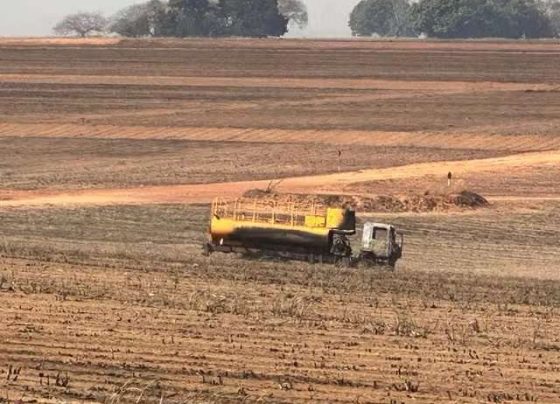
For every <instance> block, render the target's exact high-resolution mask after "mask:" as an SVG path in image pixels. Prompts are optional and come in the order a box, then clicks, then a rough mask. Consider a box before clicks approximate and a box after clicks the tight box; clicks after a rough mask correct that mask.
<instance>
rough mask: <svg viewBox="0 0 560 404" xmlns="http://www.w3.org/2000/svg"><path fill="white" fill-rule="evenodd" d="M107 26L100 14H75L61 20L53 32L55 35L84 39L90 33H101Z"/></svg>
mask: <svg viewBox="0 0 560 404" xmlns="http://www.w3.org/2000/svg"><path fill="white" fill-rule="evenodd" d="M106 26H107V20H106V19H105V17H103V15H101V14H100V13H77V14H71V15H68V16H66V17H64V18H63V19H62V21H60V22H59V23H58V24H57V25H56V26H55V27H54V28H53V31H54V32H55V33H56V34H57V35H71V34H76V35H78V36H80V37H82V38H85V37H86V36H88V35H89V34H91V33H94V32H95V33H103V32H104V31H105V28H106Z"/></svg>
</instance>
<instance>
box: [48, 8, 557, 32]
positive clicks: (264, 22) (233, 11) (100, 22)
mask: <svg viewBox="0 0 560 404" xmlns="http://www.w3.org/2000/svg"><path fill="white" fill-rule="evenodd" d="M307 20H308V16H307V9H306V7H305V5H304V3H303V2H302V0H149V1H147V2H145V3H141V4H135V5H132V6H130V7H126V8H124V9H123V10H121V11H119V12H118V13H117V14H116V15H114V16H112V17H111V18H108V19H106V18H104V17H103V16H102V15H100V14H98V13H77V14H74V15H69V16H67V17H65V18H64V19H63V20H62V21H61V22H60V23H59V24H58V25H57V26H56V27H55V28H54V30H55V32H56V33H58V34H61V35H69V34H77V35H79V36H82V37H83V36H87V35H89V34H92V33H106V32H110V33H116V34H119V35H122V36H125V37H148V36H152V37H189V36H199V37H205V36H206V37H222V36H241V37H266V36H282V35H284V34H285V33H286V32H287V30H288V26H289V24H293V25H297V26H300V27H304V26H305V25H306V24H307ZM349 26H350V28H351V29H352V34H353V35H354V36H372V35H376V36H381V37H415V36H420V35H424V36H427V37H435V38H490V37H500V38H547V37H556V36H560V0H361V1H360V2H359V3H358V4H357V5H356V7H355V8H354V9H353V11H352V13H351V14H350V19H349Z"/></svg>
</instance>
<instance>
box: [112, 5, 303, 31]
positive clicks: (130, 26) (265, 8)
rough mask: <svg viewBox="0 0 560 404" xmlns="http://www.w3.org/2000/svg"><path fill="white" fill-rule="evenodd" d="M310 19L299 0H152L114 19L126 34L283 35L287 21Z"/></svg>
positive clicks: (113, 27) (117, 28) (113, 28)
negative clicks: (166, 0) (165, 0)
mask: <svg viewBox="0 0 560 404" xmlns="http://www.w3.org/2000/svg"><path fill="white" fill-rule="evenodd" d="M290 19H292V20H294V21H295V22H296V23H297V24H299V25H304V24H305V23H306V22H307V11H306V9H305V6H304V5H303V4H302V3H301V2H300V0H169V1H168V2H164V1H161V0H151V1H149V2H147V3H143V4H138V5H134V6H131V7H128V8H126V9H124V10H122V11H120V12H119V13H117V15H116V16H115V17H114V18H113V23H112V24H111V31H112V32H116V33H119V34H121V35H123V36H131V37H138V36H174V37H188V36H249V37H264V36H280V35H283V34H285V33H286V31H287V26H288V21H289V20H290Z"/></svg>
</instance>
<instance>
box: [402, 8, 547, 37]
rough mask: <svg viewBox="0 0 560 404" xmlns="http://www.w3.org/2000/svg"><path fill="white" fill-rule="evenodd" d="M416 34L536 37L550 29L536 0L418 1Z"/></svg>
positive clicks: (544, 13)
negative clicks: (417, 32)
mask: <svg viewBox="0 0 560 404" xmlns="http://www.w3.org/2000/svg"><path fill="white" fill-rule="evenodd" d="M412 18H413V21H414V25H415V28H416V30H417V31H419V32H423V33H425V34H427V35H428V36H433V37H440V38H485V37H502V38H521V37H527V38H540V37H550V36H552V35H553V30H552V27H551V24H550V20H549V18H548V16H547V15H546V12H545V10H544V8H543V7H542V3H541V2H540V1H538V0H420V1H419V2H418V3H417V4H414V5H413V8H412Z"/></svg>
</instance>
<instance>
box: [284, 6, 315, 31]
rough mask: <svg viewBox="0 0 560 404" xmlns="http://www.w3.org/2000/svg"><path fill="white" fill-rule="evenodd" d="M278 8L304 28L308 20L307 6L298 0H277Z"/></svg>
mask: <svg viewBox="0 0 560 404" xmlns="http://www.w3.org/2000/svg"><path fill="white" fill-rule="evenodd" d="M278 10H279V11H280V14H282V15H283V16H284V17H286V18H287V19H288V20H289V21H290V23H293V24H295V25H297V26H298V27H300V28H305V27H306V26H307V23H308V22H309V17H308V14H307V7H306V6H305V4H303V3H302V2H301V1H300V0H278Z"/></svg>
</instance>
